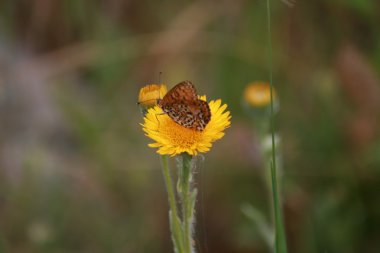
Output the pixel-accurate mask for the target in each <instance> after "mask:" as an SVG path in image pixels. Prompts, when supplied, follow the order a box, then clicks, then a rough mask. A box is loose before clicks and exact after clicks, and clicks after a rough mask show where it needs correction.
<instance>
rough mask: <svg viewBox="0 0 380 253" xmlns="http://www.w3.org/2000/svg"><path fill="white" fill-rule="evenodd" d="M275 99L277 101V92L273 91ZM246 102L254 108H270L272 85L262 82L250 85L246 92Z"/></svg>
mask: <svg viewBox="0 0 380 253" xmlns="http://www.w3.org/2000/svg"><path fill="white" fill-rule="evenodd" d="M273 99H274V100H276V91H275V90H273ZM244 100H245V102H246V103H248V104H249V105H250V106H253V107H263V106H268V105H269V104H270V84H269V83H267V82H262V81H256V82H252V83H250V84H248V85H247V87H246V88H245V90H244Z"/></svg>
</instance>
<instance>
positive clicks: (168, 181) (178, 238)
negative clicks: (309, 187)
mask: <svg viewBox="0 0 380 253" xmlns="http://www.w3.org/2000/svg"><path fill="white" fill-rule="evenodd" d="M160 160H161V165H162V172H163V174H164V179H165V185H166V190H167V193H168V199H169V206H170V212H169V219H170V227H171V233H172V239H173V243H174V249H175V252H177V253H183V252H185V251H184V243H183V235H182V229H181V224H180V221H179V218H178V211H177V205H176V197H175V193H174V189H173V182H172V177H171V175H170V170H169V163H168V157H167V156H164V155H162V156H160Z"/></svg>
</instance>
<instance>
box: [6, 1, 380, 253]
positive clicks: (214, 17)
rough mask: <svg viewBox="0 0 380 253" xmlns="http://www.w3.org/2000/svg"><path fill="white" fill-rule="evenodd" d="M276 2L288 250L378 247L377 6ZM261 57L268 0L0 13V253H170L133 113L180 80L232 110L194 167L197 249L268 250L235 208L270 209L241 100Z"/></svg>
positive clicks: (153, 166)
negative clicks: (143, 95)
mask: <svg viewBox="0 0 380 253" xmlns="http://www.w3.org/2000/svg"><path fill="white" fill-rule="evenodd" d="M288 2H290V3H294V2H293V1H288ZM271 7H272V39H273V47H274V48H273V66H274V73H273V74H274V84H275V86H276V89H277V95H278V97H279V100H280V104H281V107H280V111H279V113H278V118H277V121H276V126H277V129H278V131H279V134H280V135H281V140H282V142H281V147H280V148H281V150H282V152H281V153H282V159H283V168H284V172H283V173H284V175H283V177H284V183H283V190H282V195H283V199H284V211H285V215H284V216H285V221H286V230H287V235H288V247H289V252H300V253H301V252H310V253H313V252H345V253H351V252H352V253H354V252H377V251H378V249H379V248H380V242H379V240H378V238H379V237H380V202H379V201H378V192H379V190H380V188H379V185H380V177H379V176H380V158H379V157H380V144H379V129H380V127H379V123H380V122H379V120H380V117H379V115H380V112H379V110H380V81H379V80H380V79H379V78H380V76H379V71H378V70H379V69H380V28H379V24H380V14H379V13H380V3H379V2H378V1H360V0H350V1H345V0H322V1H320V0H310V1H297V2H295V3H294V4H292V5H289V4H287V3H286V2H285V1H280V0H278V1H271ZM267 50H268V43H267V22H266V2H265V1H258V0H253V1H243V0H238V1H218V2H216V1H174V0H165V1H123V0H111V1H77V0H69V1H49V0H28V1H27V0H22V1H10V0H8V1H3V2H1V3H0V217H1V219H0V228H1V229H0V231H1V232H0V238H1V240H0V249H1V250H3V252H22V253H23V252H57V253H58V252H93V253H96V252H149V253H154V252H170V250H171V248H172V247H171V241H170V235H169V228H168V217H167V209H168V205H167V199H166V194H165V189H164V183H163V179H162V175H161V171H160V167H159V162H158V158H157V155H156V154H154V153H153V152H152V150H151V149H149V148H148V147H147V143H148V142H149V141H148V140H147V138H146V137H145V136H144V135H143V133H142V130H141V127H140V125H139V123H141V122H142V117H141V115H140V114H139V109H138V107H137V106H136V102H137V98H138V97H137V96H138V90H139V88H140V87H142V86H143V85H145V84H147V83H157V82H159V81H161V82H164V83H167V84H168V85H169V87H171V86H173V85H174V84H176V83H178V82H179V81H183V80H187V79H189V80H192V81H193V82H194V83H195V85H196V87H197V89H198V92H199V93H200V94H208V99H214V98H222V100H223V101H225V102H227V104H228V105H229V108H230V109H231V113H232V116H233V118H232V127H231V128H230V129H229V130H228V131H227V133H226V137H225V138H224V139H223V140H222V141H221V142H219V143H216V144H215V147H214V148H213V149H212V151H211V152H210V153H208V154H207V156H206V159H205V161H204V162H203V163H201V164H200V165H199V168H198V174H197V180H196V181H197V182H198V184H199V185H197V186H198V187H197V188H198V189H199V190H200V194H199V196H200V198H199V201H198V203H197V210H198V211H197V215H198V217H197V220H198V223H197V227H196V229H197V235H198V237H199V238H197V239H196V242H195V243H196V248H197V251H198V252H218V253H223V252H228V253H232V252H237V253H243V252H244V253H245V252H267V248H266V247H265V244H264V242H263V241H262V237H260V236H259V235H258V234H257V233H258V232H257V228H255V226H254V225H253V224H252V223H251V222H250V221H249V220H248V219H247V218H246V217H245V216H244V215H243V214H242V212H241V208H240V207H241V205H242V204H243V203H247V202H248V203H250V204H252V205H253V206H255V208H256V209H257V210H260V211H261V212H263V213H265V214H268V204H269V203H268V201H269V200H268V199H267V194H266V189H265V185H264V183H263V182H262V180H261V178H260V174H261V171H260V170H263V169H264V168H265V167H266V166H265V165H264V164H263V159H262V157H261V155H260V152H259V151H258V148H257V138H256V137H255V136H256V135H255V133H256V130H255V126H256V125H258V124H259V123H258V122H252V121H250V120H249V117H248V116H247V114H245V113H244V110H243V108H242V107H241V99H242V94H243V91H244V88H245V86H246V85H247V84H248V83H250V82H252V81H255V80H264V81H265V80H267V79H268V77H269V67H268V65H269V58H268V53H267V52H268V51H267ZM159 72H163V74H162V76H161V79H162V80H158V78H159ZM172 167H173V169H174V166H172ZM266 218H267V219H268V220H270V217H269V215H267V217H266Z"/></svg>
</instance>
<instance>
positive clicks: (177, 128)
mask: <svg viewBox="0 0 380 253" xmlns="http://www.w3.org/2000/svg"><path fill="white" fill-rule="evenodd" d="M158 117H159V118H158V120H159V121H160V122H161V123H160V125H159V128H160V130H159V131H160V132H162V134H164V135H166V136H167V138H168V139H169V140H170V142H171V143H172V144H174V145H176V146H181V147H191V146H192V145H193V144H195V143H197V142H199V141H200V140H201V138H202V134H203V132H202V131H196V130H193V129H190V128H186V127H183V126H181V125H179V124H177V123H176V122H175V121H174V120H172V119H171V118H170V117H169V116H168V115H162V116H158Z"/></svg>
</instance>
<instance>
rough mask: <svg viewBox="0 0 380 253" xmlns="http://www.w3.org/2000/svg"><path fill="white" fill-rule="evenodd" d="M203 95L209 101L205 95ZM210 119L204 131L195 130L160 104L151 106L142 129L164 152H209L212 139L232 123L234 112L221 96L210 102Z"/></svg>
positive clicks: (220, 134)
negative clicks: (175, 117)
mask: <svg viewBox="0 0 380 253" xmlns="http://www.w3.org/2000/svg"><path fill="white" fill-rule="evenodd" d="M200 99H202V100H204V101H206V98H205V96H203V97H201V98H200ZM209 106H210V110H211V120H210V122H209V123H208V124H207V125H206V127H205V129H204V130H203V131H196V130H193V129H190V128H186V127H183V126H181V125H179V124H177V123H176V122H175V121H174V120H172V119H171V118H170V117H169V116H168V115H167V114H165V113H163V111H162V110H161V108H160V107H158V106H155V107H153V108H151V109H149V110H148V112H147V114H146V115H145V117H144V123H143V124H141V125H142V126H143V130H144V132H145V135H146V136H148V137H149V138H151V139H153V140H154V141H155V143H151V144H149V147H152V148H158V150H157V153H159V154H161V155H171V156H175V155H179V154H181V153H184V152H187V153H188V154H189V155H197V154H198V153H206V152H207V151H209V150H210V148H211V147H212V143H213V142H214V141H216V140H218V139H220V138H222V137H223V136H224V132H223V131H224V130H225V129H226V128H228V127H229V126H230V124H231V122H230V119H231V115H230V112H229V111H226V109H227V105H226V104H223V105H222V102H221V100H220V99H218V100H216V101H213V100H212V101H210V102H209Z"/></svg>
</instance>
